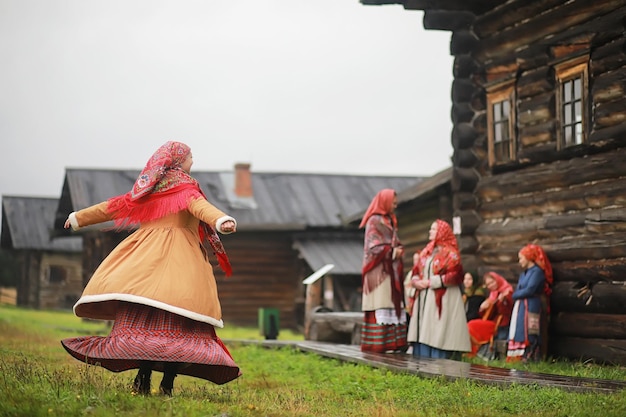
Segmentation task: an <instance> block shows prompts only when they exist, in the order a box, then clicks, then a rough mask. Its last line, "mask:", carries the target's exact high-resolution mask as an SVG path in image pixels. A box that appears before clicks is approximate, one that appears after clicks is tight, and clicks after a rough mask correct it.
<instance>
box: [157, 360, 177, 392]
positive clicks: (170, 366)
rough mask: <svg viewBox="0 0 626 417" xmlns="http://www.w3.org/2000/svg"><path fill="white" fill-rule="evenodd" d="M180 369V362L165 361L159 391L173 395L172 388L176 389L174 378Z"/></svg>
mask: <svg viewBox="0 0 626 417" xmlns="http://www.w3.org/2000/svg"><path fill="white" fill-rule="evenodd" d="M177 370H178V364H177V363H174V362H169V363H165V364H164V365H163V379H162V380H161V385H160V386H159V391H160V392H161V394H162V395H167V396H168V397H171V396H172V389H174V378H176V371H177Z"/></svg>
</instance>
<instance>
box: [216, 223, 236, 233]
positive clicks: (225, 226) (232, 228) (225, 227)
mask: <svg viewBox="0 0 626 417" xmlns="http://www.w3.org/2000/svg"><path fill="white" fill-rule="evenodd" d="M236 229H237V227H236V225H235V222H234V221H232V220H226V221H225V222H224V223H222V227H221V228H220V230H221V231H222V233H233V232H236Z"/></svg>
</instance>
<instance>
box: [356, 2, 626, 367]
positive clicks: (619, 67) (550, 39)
mask: <svg viewBox="0 0 626 417" xmlns="http://www.w3.org/2000/svg"><path fill="white" fill-rule="evenodd" d="M361 3H362V4H364V5H382V4H399V5H402V6H403V7H404V8H405V9H407V10H422V11H423V12H424V15H423V16H424V17H423V25H424V27H425V28H426V29H432V30H445V31H450V32H451V41H450V53H451V54H452V55H453V56H454V68H453V74H454V81H453V83H452V86H451V97H452V103H451V118H452V121H453V131H452V134H451V141H452V144H453V148H454V154H453V167H452V178H451V186H452V206H453V211H454V216H455V218H456V219H457V221H458V223H459V225H460V235H459V239H460V241H461V243H462V244H461V247H462V254H463V260H464V262H466V263H469V264H473V265H477V266H478V268H479V271H480V272H484V271H486V270H496V271H499V272H501V273H502V274H504V276H505V277H507V278H508V279H509V280H510V281H512V282H514V283H515V282H516V281H517V276H518V274H519V272H520V270H519V268H518V266H517V263H516V261H517V253H518V251H519V249H520V248H521V247H522V246H524V245H525V244H527V243H537V244H539V245H541V246H543V247H544V248H545V250H546V252H547V254H548V256H549V258H550V260H551V261H552V264H553V268H554V278H555V285H554V289H553V290H554V292H553V297H552V316H551V328H550V339H549V349H550V352H551V354H552V355H554V356H557V357H568V358H574V359H582V360H587V359H592V360H598V361H602V362H609V363H619V364H625V363H626V285H625V284H626V164H625V161H626V146H625V145H626V123H625V121H626V94H625V90H626V40H625V36H624V32H625V23H626V17H625V16H626V1H625V0H596V1H587V0H536V1H527V0H509V1H503V0H473V1H464V0H462V1H459V0H440V1H428V0H404V1H385V0H382V1H381V0H361ZM414 41H415V42H420V41H419V39H415V40H414Z"/></svg>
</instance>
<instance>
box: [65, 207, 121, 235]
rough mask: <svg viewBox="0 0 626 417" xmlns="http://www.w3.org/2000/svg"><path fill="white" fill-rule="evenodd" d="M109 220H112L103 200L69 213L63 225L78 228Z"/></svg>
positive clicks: (67, 227)
mask: <svg viewBox="0 0 626 417" xmlns="http://www.w3.org/2000/svg"><path fill="white" fill-rule="evenodd" d="M109 220H112V218H111V215H110V214H109V213H108V212H107V202H106V201H104V202H102V203H98V204H96V205H93V206H91V207H87V208H84V209H82V210H79V211H74V212H72V213H70V215H69V216H67V220H65V224H64V225H63V227H64V228H66V229H69V227H70V226H71V227H72V229H73V230H78V229H80V228H81V227H85V226H91V225H92V224H98V223H103V222H107V221H109Z"/></svg>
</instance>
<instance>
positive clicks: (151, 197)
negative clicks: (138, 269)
mask: <svg viewBox="0 0 626 417" xmlns="http://www.w3.org/2000/svg"><path fill="white" fill-rule="evenodd" d="M190 154H191V148H189V146H187V145H185V144H184V143H181V142H173V141H169V142H166V143H165V144H164V145H163V146H161V147H160V148H159V149H157V151H156V152H155V153H154V154H153V155H152V156H151V157H150V159H149V160H148V162H147V164H146V166H145V167H144V169H143V170H142V171H141V173H140V174H139V177H137V180H136V181H135V183H134V185H133V188H132V190H131V191H129V192H127V193H126V194H122V195H119V196H116V197H113V198H111V199H109V201H108V205H107V210H108V211H109V213H110V214H111V216H112V217H113V220H114V223H115V226H116V227H117V228H129V227H134V226H136V225H138V224H140V223H141V222H146V221H150V220H155V219H159V218H161V217H164V216H166V215H168V214H172V213H178V212H179V211H181V210H184V209H186V208H187V204H188V203H189V201H190V200H191V199H195V198H206V197H205V195H204V193H203V192H202V190H201V189H200V186H199V184H198V182H197V181H196V180H195V179H194V178H192V177H191V176H190V175H189V174H188V173H186V172H185V171H184V170H183V169H182V168H181V165H182V163H183V162H185V160H186V159H187V157H188V156H189V155H190ZM198 231H199V234H200V239H201V242H202V245H203V246H204V247H205V249H207V250H208V248H209V246H210V248H211V249H212V251H213V253H215V255H216V256H217V259H218V262H219V265H220V267H221V268H222V270H223V271H224V272H225V273H226V276H230V275H231V274H232V267H231V265H230V261H229V260H228V256H227V255H226V251H225V250H224V246H223V245H222V242H221V241H220V238H219V236H218V234H217V232H216V231H215V229H213V227H211V225H209V224H207V223H205V222H203V221H201V222H200V225H199V228H198Z"/></svg>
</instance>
